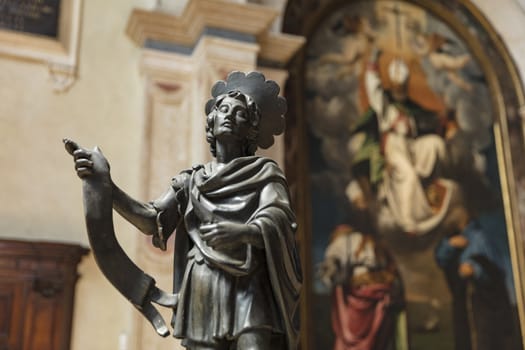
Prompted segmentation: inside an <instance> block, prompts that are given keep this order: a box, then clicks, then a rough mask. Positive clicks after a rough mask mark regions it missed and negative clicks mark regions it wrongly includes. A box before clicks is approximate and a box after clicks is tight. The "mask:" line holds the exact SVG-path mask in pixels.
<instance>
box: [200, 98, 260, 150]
mask: <svg viewBox="0 0 525 350" xmlns="http://www.w3.org/2000/svg"><path fill="white" fill-rule="evenodd" d="M260 120H261V111H260V110H259V107H258V106H257V104H256V103H255V101H254V100H253V99H252V98H251V97H250V96H248V95H245V94H243V93H242V92H240V91H239V90H234V91H229V92H228V93H225V94H222V95H219V96H217V97H216V98H215V103H214V104H213V107H212V110H211V112H210V113H208V116H207V118H206V140H207V141H208V143H209V144H210V148H211V153H212V154H213V156H216V149H215V142H216V140H217V138H221V137H229V138H232V139H239V141H240V142H241V143H242V144H243V151H244V152H243V154H244V155H246V156H251V155H254V154H255V151H256V150H257V136H258V135H259V122H260Z"/></svg>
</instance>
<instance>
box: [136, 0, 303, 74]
mask: <svg viewBox="0 0 525 350" xmlns="http://www.w3.org/2000/svg"><path fill="white" fill-rule="evenodd" d="M277 16H278V12H277V11H276V10H275V9H271V8H268V7H264V6H260V5H254V4H237V3H232V2H228V1H224V0H190V1H189V3H188V5H187V6H186V8H185V9H184V12H183V13H182V15H180V16H175V15H172V14H167V13H163V12H159V11H147V10H142V9H135V10H133V11H132V13H131V16H130V18H129V21H128V26H127V30H126V31H127V34H128V35H129V37H130V38H131V39H132V40H133V41H134V42H135V43H136V44H137V45H138V46H141V47H149V48H152V47H154V48H157V49H159V48H160V49H164V50H166V51H174V52H178V53H181V54H190V53H191V52H192V51H193V49H194V48H195V47H196V46H197V43H198V42H199V40H200V38H201V37H202V36H204V35H207V36H219V37H223V38H227V39H231V40H235V41H245V42H253V43H257V44H258V45H259V46H260V52H259V59H260V60H261V61H263V62H271V63H274V64H279V65H284V64H286V63H287V62H288V60H289V59H290V58H291V57H292V56H293V55H294V54H295V53H296V52H297V51H298V50H299V49H300V48H301V46H302V45H303V43H304V38H303V37H299V36H293V35H284V34H277V33H269V31H268V30H269V28H270V26H271V24H272V23H273V21H274V20H275V18H276V17H277ZM225 19H226V20H225Z"/></svg>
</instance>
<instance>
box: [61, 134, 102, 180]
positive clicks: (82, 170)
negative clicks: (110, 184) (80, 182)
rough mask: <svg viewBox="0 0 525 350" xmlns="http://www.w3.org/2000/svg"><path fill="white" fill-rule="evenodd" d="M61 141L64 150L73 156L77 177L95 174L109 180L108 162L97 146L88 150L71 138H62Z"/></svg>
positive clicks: (82, 177)
mask: <svg viewBox="0 0 525 350" xmlns="http://www.w3.org/2000/svg"><path fill="white" fill-rule="evenodd" d="M63 141H64V146H65V148H66V151H67V152H68V153H69V154H71V155H72V156H73V159H74V161H75V170H76V172H77V175H78V177H80V178H81V179H84V178H86V177H91V176H96V177H100V178H102V179H108V180H109V178H110V176H109V163H108V161H107V159H106V157H104V155H103V154H102V151H101V150H100V149H99V148H98V147H95V148H94V149H93V150H88V149H85V148H82V147H80V146H79V145H78V144H77V143H76V142H75V141H73V140H70V139H64V140H63Z"/></svg>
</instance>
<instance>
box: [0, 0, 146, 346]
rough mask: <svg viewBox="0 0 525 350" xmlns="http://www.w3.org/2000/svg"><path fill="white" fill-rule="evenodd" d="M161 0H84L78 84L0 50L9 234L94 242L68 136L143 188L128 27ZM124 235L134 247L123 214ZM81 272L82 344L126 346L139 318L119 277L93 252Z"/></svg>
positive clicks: (1, 153)
mask: <svg viewBox="0 0 525 350" xmlns="http://www.w3.org/2000/svg"><path fill="white" fill-rule="evenodd" d="M154 5H155V0H112V1H106V0H85V1H84V4H83V10H82V22H83V24H82V29H81V47H80V55H79V60H80V61H79V79H78V81H77V82H76V84H75V85H73V87H72V88H71V90H70V91H68V92H66V93H63V94H56V93H54V92H53V85H52V84H51V82H50V77H49V73H48V70H47V67H46V66H45V65H43V64H39V63H32V62H27V61H21V60H17V59H14V58H7V57H0V101H1V102H0V198H1V200H0V236H1V237H2V238H14V239H24V240H50V241H66V242H75V243H81V244H83V245H87V238H86V234H85V229H84V222H83V209H82V201H81V183H80V181H79V179H78V178H76V176H75V174H74V171H73V163H72V160H71V157H70V156H69V155H67V154H66V153H65V151H64V147H63V145H62V141H61V139H62V138H63V137H65V136H67V137H71V138H73V139H75V140H77V141H78V142H79V143H81V144H82V145H85V146H94V145H95V144H98V145H99V146H100V147H101V148H102V149H103V150H104V153H105V154H106V156H107V157H108V158H109V159H110V160H111V165H112V176H113V178H114V179H115V181H117V182H118V183H119V184H121V185H122V187H123V188H126V189H127V190H128V191H129V192H130V193H132V194H135V195H137V194H138V192H139V188H138V187H139V186H138V184H139V179H138V176H137V173H138V171H139V166H140V164H139V160H140V151H141V150H140V140H141V136H142V128H141V123H142V116H143V108H144V107H143V100H144V99H143V95H144V88H143V83H142V78H141V77H140V74H139V70H138V66H139V65H138V58H139V54H140V50H139V49H138V48H137V47H135V46H134V45H133V44H132V43H131V41H130V40H129V39H128V38H127V37H126V36H125V33H124V31H125V27H126V22H127V20H128V17H129V13H130V11H131V9H132V8H134V7H141V8H148V9H149V8H152V7H153V6H154ZM116 225H117V227H118V229H117V231H118V232H120V233H121V237H120V240H121V243H122V245H123V246H124V247H125V249H126V250H128V251H129V252H130V253H129V254H130V255H132V256H133V255H134V250H135V247H134V242H135V239H134V237H135V231H134V230H133V229H132V228H130V227H129V226H128V225H127V224H125V225H123V223H122V220H117V222H116ZM80 275H81V278H80V280H79V283H78V288H77V302H76V310H75V315H74V325H73V340H72V349H73V350H84V349H85V350H92V349H100V350H106V349H107V350H110V349H111V350H113V349H118V348H119V347H118V338H119V334H120V333H122V332H124V333H125V332H128V331H129V329H130V327H131V319H132V314H133V313H134V312H135V311H134V310H133V309H132V308H131V307H130V305H129V304H128V303H127V302H126V301H125V300H124V299H123V298H122V297H120V296H119V295H118V293H117V292H116V291H115V290H114V289H113V288H111V287H110V285H109V283H108V282H106V281H105V280H104V278H103V277H102V275H101V274H100V272H99V271H98V270H97V268H96V266H95V264H94V262H93V259H92V258H91V257H89V258H86V259H84V261H83V263H82V264H81V266H80Z"/></svg>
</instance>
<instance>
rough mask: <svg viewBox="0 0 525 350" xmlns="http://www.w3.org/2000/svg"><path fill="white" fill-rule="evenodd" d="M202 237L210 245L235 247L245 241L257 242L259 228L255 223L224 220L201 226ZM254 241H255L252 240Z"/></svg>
mask: <svg viewBox="0 0 525 350" xmlns="http://www.w3.org/2000/svg"><path fill="white" fill-rule="evenodd" d="M200 231H201V237H202V239H203V241H205V242H206V243H207V244H208V245H209V246H210V247H213V248H222V247H234V246H237V245H239V244H243V243H251V244H253V243H256V239H257V238H256V237H257V236H258V235H257V233H259V230H258V229H257V228H256V226H254V225H247V224H241V223H236V222H232V221H222V222H218V223H213V224H204V225H201V226H200ZM252 241H253V242H252Z"/></svg>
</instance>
